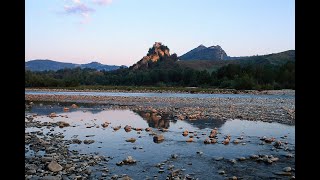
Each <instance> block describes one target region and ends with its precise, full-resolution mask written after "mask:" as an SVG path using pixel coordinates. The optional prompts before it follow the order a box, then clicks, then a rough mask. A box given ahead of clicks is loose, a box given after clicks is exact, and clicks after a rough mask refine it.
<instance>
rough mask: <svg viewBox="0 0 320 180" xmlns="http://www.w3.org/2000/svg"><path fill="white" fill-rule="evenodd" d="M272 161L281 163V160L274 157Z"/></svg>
mask: <svg viewBox="0 0 320 180" xmlns="http://www.w3.org/2000/svg"><path fill="white" fill-rule="evenodd" d="M270 160H271V161H272V162H277V161H279V158H277V157H274V158H271V159H270Z"/></svg>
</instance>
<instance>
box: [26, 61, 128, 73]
mask: <svg viewBox="0 0 320 180" xmlns="http://www.w3.org/2000/svg"><path fill="white" fill-rule="evenodd" d="M76 67H80V68H82V69H83V68H92V69H96V70H105V71H111V70H116V69H119V68H121V67H126V66H116V65H104V64H101V63H98V62H91V63H88V64H74V63H65V62H58V61H53V60H31V61H27V62H25V68H26V70H31V71H46V70H53V71H57V70H59V69H65V68H70V69H73V68H76Z"/></svg>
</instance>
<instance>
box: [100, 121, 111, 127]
mask: <svg viewBox="0 0 320 180" xmlns="http://www.w3.org/2000/svg"><path fill="white" fill-rule="evenodd" d="M109 124H110V123H109V122H104V123H103V124H101V126H102V127H104V128H106V127H108V126H109Z"/></svg>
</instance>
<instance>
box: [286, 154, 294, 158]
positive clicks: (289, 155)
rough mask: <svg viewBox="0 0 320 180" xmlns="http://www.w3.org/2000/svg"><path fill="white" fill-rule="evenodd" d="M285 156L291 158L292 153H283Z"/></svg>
mask: <svg viewBox="0 0 320 180" xmlns="http://www.w3.org/2000/svg"><path fill="white" fill-rule="evenodd" d="M285 156H286V157H287V158H293V154H291V153H289V154H286V155H285Z"/></svg>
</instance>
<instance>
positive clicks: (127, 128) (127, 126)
mask: <svg viewBox="0 0 320 180" xmlns="http://www.w3.org/2000/svg"><path fill="white" fill-rule="evenodd" d="M123 129H124V130H125V131H126V132H130V131H131V126H129V125H126V126H125V127H124V128H123Z"/></svg>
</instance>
